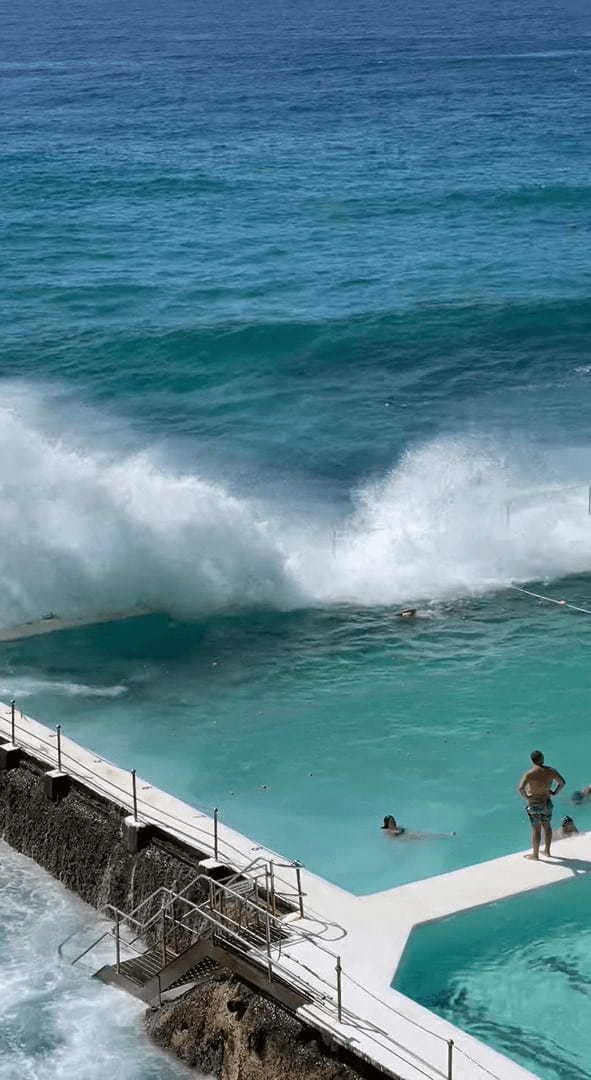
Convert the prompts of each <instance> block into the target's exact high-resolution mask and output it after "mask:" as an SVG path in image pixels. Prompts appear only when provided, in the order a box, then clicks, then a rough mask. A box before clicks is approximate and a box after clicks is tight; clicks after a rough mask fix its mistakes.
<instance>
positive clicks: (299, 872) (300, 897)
mask: <svg viewBox="0 0 591 1080" xmlns="http://www.w3.org/2000/svg"><path fill="white" fill-rule="evenodd" d="M295 872H296V880H297V883H298V900H299V904H300V918H302V919H303V918H304V894H303V892H302V869H301V866H300V864H299V863H298V862H297V863H296V864H295Z"/></svg>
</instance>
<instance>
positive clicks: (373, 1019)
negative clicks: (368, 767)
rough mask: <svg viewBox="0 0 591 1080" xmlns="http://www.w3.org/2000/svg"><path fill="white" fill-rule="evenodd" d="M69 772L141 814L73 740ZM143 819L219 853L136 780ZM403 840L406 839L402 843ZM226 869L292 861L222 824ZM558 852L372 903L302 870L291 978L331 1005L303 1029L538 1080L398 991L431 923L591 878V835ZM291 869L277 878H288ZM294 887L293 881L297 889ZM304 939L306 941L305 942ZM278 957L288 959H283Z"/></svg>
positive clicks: (2, 732) (67, 750)
mask: <svg viewBox="0 0 591 1080" xmlns="http://www.w3.org/2000/svg"><path fill="white" fill-rule="evenodd" d="M0 736H2V737H3V738H9V737H10V709H9V707H8V706H6V705H0ZM15 742H16V744H17V745H19V746H20V747H22V748H23V749H25V750H26V751H27V752H29V753H30V754H31V755H32V756H34V757H35V758H36V759H38V760H40V761H42V762H44V763H46V764H48V765H50V766H51V767H52V768H55V766H56V764H57V751H56V734H55V732H53V731H51V729H49V728H47V727H46V726H45V725H43V724H39V723H38V722H37V721H35V720H33V719H31V718H30V717H27V716H23V715H21V714H20V712H17V730H16V738H15ZM62 769H63V770H64V771H65V772H67V773H69V774H70V775H71V776H72V777H74V778H75V779H76V780H78V781H79V782H80V783H82V784H84V785H86V786H87V787H89V788H91V789H92V790H93V791H95V792H96V793H98V794H100V795H103V796H104V797H105V798H107V799H108V800H110V801H111V802H112V803H115V804H117V805H118V806H120V807H122V808H124V809H126V810H128V811H130V810H131V808H132V793H131V782H130V774H129V772H128V771H126V770H124V769H121V768H119V767H118V766H116V765H113V764H112V763H110V762H108V761H106V760H105V759H104V758H102V757H101V756H100V755H99V754H97V753H94V752H92V751H89V750H87V749H85V748H84V747H82V746H80V745H79V744H77V743H75V742H73V741H72V740H70V739H67V738H62ZM137 791H138V817H139V818H140V819H141V820H143V821H145V822H150V823H153V824H157V825H158V826H159V828H160V829H163V830H165V831H166V832H168V833H169V834H170V835H171V836H175V837H177V838H178V839H179V840H182V842H183V843H185V844H189V845H192V846H194V847H195V848H196V849H197V850H200V851H204V850H206V851H212V850H213V843H214V821H213V817H212V816H210V815H209V814H208V813H207V812H205V811H201V810H197V809H195V808H194V807H191V806H189V805H187V804H186V803H184V802H181V801H180V800H179V799H176V798H175V797H174V796H171V795H168V794H167V793H165V792H163V791H160V790H159V789H158V788H155V787H153V785H151V784H149V783H148V782H147V781H145V780H141V779H140V778H139V777H138V779H137ZM393 842H395V841H393ZM218 843H219V853H218V857H219V859H220V861H223V862H225V863H227V864H228V865H232V866H234V867H236V868H237V869H240V870H243V869H244V868H245V867H247V865H248V864H249V863H251V862H252V860H253V859H255V858H260V859H263V860H273V861H274V862H275V864H280V863H285V862H288V861H289V860H286V859H285V858H284V857H282V856H281V855H278V854H277V852H274V851H272V850H270V849H268V848H265V847H263V846H261V845H259V844H256V843H254V842H253V840H251V839H249V838H248V837H246V836H243V835H242V834H241V833H238V832H236V831H235V830H234V829H230V828H228V827H227V826H225V825H224V824H223V823H220V824H219V832H218ZM553 850H554V852H555V855H554V856H553V857H552V858H551V859H550V860H546V859H545V858H544V857H542V859H541V860H540V861H539V862H537V863H535V862H533V861H531V860H527V859H525V858H524V853H523V852H519V853H517V854H512V855H506V856H504V857H502V858H499V859H493V860H490V861H488V862H483V863H480V864H477V865H474V866H467V867H464V868H463V869H461V870H455V871H452V872H451V873H447V874H441V875H439V876H437V877H432V878H428V879H426V880H423V881H416V882H412V883H410V884H408V885H401V886H399V887H397V888H393V889H388V890H386V891H384V892H380V893H375V894H372V895H369V896H361V897H360V896H354V895H353V894H352V893H349V892H347V891H346V890H344V889H341V888H339V887H338V886H336V885H333V884H332V883H331V882H329V881H326V880H325V879H323V878H321V877H319V876H318V875H316V874H313V873H310V872H309V871H307V870H306V869H305V868H303V869H302V870H301V877H302V886H303V890H304V893H305V897H306V899H305V909H306V918H305V919H303V920H302V919H301V918H300V917H299V915H297V914H295V913H294V914H293V915H290V916H288V921H289V922H290V923H292V924H293V928H294V930H297V931H298V934H297V936H296V937H295V939H294V941H293V942H292V941H288V942H287V943H286V944H285V945H282V947H281V954H280V961H281V964H282V965H283V970H284V971H285V970H288V971H293V974H294V978H295V977H297V978H298V979H299V980H300V982H301V980H302V978H304V979H305V980H306V981H307V983H308V985H309V986H310V988H312V989H313V990H315V991H316V992H318V991H322V992H323V993H324V994H325V995H326V997H325V1002H324V1004H323V1006H320V1005H317V1004H310V1005H305V1006H303V1007H302V1008H301V1009H300V1010H299V1015H300V1016H301V1018H302V1020H305V1021H307V1022H308V1023H310V1024H312V1025H313V1026H315V1027H316V1028H319V1029H320V1030H323V1031H325V1032H326V1033H327V1034H329V1035H330V1036H331V1037H332V1038H333V1039H334V1040H335V1041H336V1042H338V1043H340V1044H342V1045H347V1046H349V1047H350V1049H351V1050H352V1051H353V1052H354V1053H356V1054H358V1055H359V1056H361V1057H362V1058H365V1059H366V1060H368V1061H370V1062H372V1063H373V1064H374V1065H376V1066H378V1067H379V1068H381V1069H382V1070H383V1071H384V1072H385V1073H387V1074H389V1075H390V1076H398V1077H400V1078H402V1080H425V1078H427V1080H447V1078H448V1042H449V1040H453V1042H454V1048H453V1080H487V1078H490V1077H491V1076H492V1077H493V1080H528V1078H529V1080H535V1074H533V1073H531V1072H528V1071H527V1070H526V1069H524V1068H522V1067H521V1066H519V1065H517V1064H516V1063H515V1062H513V1061H512V1060H510V1059H509V1058H507V1057H505V1056H503V1055H502V1054H500V1053H498V1052H496V1051H495V1050H492V1049H491V1048H490V1047H488V1046H486V1045H485V1044H484V1043H482V1042H480V1041H479V1040H478V1039H475V1038H473V1037H472V1036H470V1035H469V1034H467V1033H466V1032H464V1031H462V1030H460V1029H459V1028H457V1027H455V1026H454V1025H452V1024H450V1023H448V1022H447V1021H445V1020H443V1019H442V1018H441V1017H439V1016H437V1015H436V1014H434V1013H432V1012H430V1011H429V1010H427V1009H425V1008H423V1007H422V1006H421V1005H419V1004H417V1003H416V1002H415V1001H412V1000H411V999H410V998H407V997H405V996H404V995H402V994H400V993H399V992H398V991H396V990H394V989H392V987H391V982H392V980H393V978H394V974H395V972H396V970H397V968H398V965H399V963H400V960H401V957H402V954H403V952H404V949H405V946H406V943H407V941H408V937H409V935H410V934H411V932H412V930H413V929H414V928H415V927H416V926H418V925H420V924H422V923H425V922H430V921H433V920H435V919H441V918H445V917H446V916H449V915H453V914H456V913H457V912H460V911H465V910H467V909H469V908H473V907H478V906H481V905H484V904H489V903H492V902H495V901H499V900H504V899H507V898H508V897H511V896H516V895H518V894H520V893H523V892H527V891H529V890H531V889H538V888H542V887H546V886H548V885H553V884H557V883H559V882H561V881H566V880H568V879H570V878H572V877H573V876H579V875H583V874H586V873H588V872H589V871H590V870H591V833H580V834H579V835H577V836H575V837H571V838H568V839H565V840H560V841H557V842H556V843H555V844H554V845H553ZM287 872H288V871H283V870H278V871H277V873H278V875H279V874H285V873H287ZM292 887H293V882H292ZM302 932H303V934H302ZM337 955H338V956H339V957H340V961H341V964H342V971H343V976H342V1008H343V1013H342V1018H341V1021H340V1022H339V1020H338V1018H337V1012H336V990H335V987H336V971H335V965H336V956H337ZM278 959H279V955H278Z"/></svg>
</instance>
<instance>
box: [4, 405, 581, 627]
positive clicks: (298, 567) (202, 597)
mask: <svg viewBox="0 0 591 1080" xmlns="http://www.w3.org/2000/svg"><path fill="white" fill-rule="evenodd" d="M7 398H8V403H7ZM0 483H1V498H0V523H1V528H2V538H3V540H2V547H1V549H0V583H1V588H2V603H1V612H0V617H1V623H2V625H4V626H13V625H18V624H22V623H24V622H26V621H27V620H34V619H39V618H42V617H43V616H44V615H46V614H47V612H51V613H52V614H57V615H58V616H59V617H60V618H77V617H88V616H92V615H93V614H94V613H96V614H97V616H98V615H99V614H100V615H101V616H102V615H103V614H104V613H105V612H126V611H127V612H128V611H132V610H134V609H138V608H141V609H143V610H153V611H166V612H170V613H172V614H176V615H179V616H183V617H190V616H193V615H197V614H200V613H204V612H210V611H216V610H224V609H226V610H234V609H237V608H245V607H253V606H255V607H256V606H272V607H275V608H279V609H288V608H296V607H303V606H310V605H315V604H333V603H341V602H353V603H357V604H360V605H378V604H399V603H407V602H410V601H411V600H415V599H416V600H419V599H421V600H425V599H427V600H428V599H434V600H437V599H442V598H446V597H450V596H454V595H466V594H470V593H475V592H480V591H483V590H487V589H493V588H497V587H500V586H503V585H505V584H507V583H508V582H509V581H511V580H512V579H515V580H522V581H526V580H531V579H535V578H543V577H557V576H562V575H565V574H568V573H574V572H581V571H586V570H588V569H590V568H591V528H590V519H589V517H588V514H587V491H586V489H585V487H584V486H583V485H582V484H575V485H573V486H572V487H565V486H564V482H563V480H561V481H560V482H559V481H558V479H557V480H556V482H555V483H552V482H551V481H549V475H548V460H547V458H545V459H544V460H542V459H540V458H538V459H536V458H535V457H534V456H532V455H531V454H530V453H528V452H527V451H526V450H523V449H522V450H517V449H514V448H512V449H511V451H510V452H509V450H507V449H505V448H503V447H499V445H498V444H493V443H489V442H487V441H486V440H484V439H478V438H475V437H465V438H459V437H458V438H449V437H447V438H439V439H434V440H433V441H431V442H429V443H427V444H426V445H423V446H420V447H417V448H415V449H412V450H409V451H408V452H407V453H406V454H405V455H404V456H403V458H402V459H401V461H400V462H399V463H398V464H397V465H396V466H395V467H394V468H393V469H392V470H391V471H390V472H389V473H388V474H387V475H386V476H384V477H382V478H380V479H379V480H376V481H373V482H371V483H368V484H366V485H365V486H362V487H361V488H360V489H359V490H357V491H355V492H353V493H352V494H351V505H352V509H351V511H350V512H349V513H348V515H346V516H345V517H341V519H340V520H337V519H336V510H335V509H332V510H331V509H330V508H328V509H327V510H326V513H325V514H322V513H321V512H319V511H318V509H314V510H312V509H311V510H310V513H309V516H308V518H307V519H306V518H305V515H304V520H303V519H302V515H301V512H300V513H299V515H298V516H296V514H295V513H291V511H290V508H289V507H286V506H279V505H275V504H270V503H265V502H263V501H261V500H257V499H253V498H240V497H238V496H236V495H234V494H230V493H229V492H228V491H227V490H225V489H224V487H223V486H221V485H220V484H219V483H215V482H212V481H210V480H208V479H207V478H205V477H204V476H202V475H199V474H198V473H197V472H196V471H193V472H189V471H187V470H186V469H185V470H184V471H174V470H171V468H170V467H165V466H163V465H162V463H161V462H160V461H159V455H158V453H157V452H156V450H143V451H142V452H139V453H138V452H123V451H120V452H117V453H115V452H113V451H112V450H105V449H103V448H102V447H101V445H100V442H96V445H95V443H94V441H93V437H92V436H91V435H90V436H88V437H87V439H86V440H85V441H84V440H82V441H81V439H80V435H78V437H77V439H73V438H70V437H66V436H64V435H59V434H56V431H55V428H54V427H53V428H52V427H51V425H48V424H47V423H46V422H44V420H43V415H42V409H40V408H39V406H38V405H37V407H36V408H32V409H31V408H30V409H29V410H28V411H27V410H24V411H23V410H22V409H18V408H15V407H14V404H13V405H12V406H11V404H10V397H9V395H5V403H4V405H3V406H2V407H0ZM311 505H312V504H311Z"/></svg>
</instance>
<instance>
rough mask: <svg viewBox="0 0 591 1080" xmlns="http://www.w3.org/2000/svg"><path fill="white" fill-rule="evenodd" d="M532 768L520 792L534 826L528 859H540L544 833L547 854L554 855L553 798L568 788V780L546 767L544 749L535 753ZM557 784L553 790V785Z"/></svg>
mask: <svg viewBox="0 0 591 1080" xmlns="http://www.w3.org/2000/svg"><path fill="white" fill-rule="evenodd" d="M530 756H531V760H532V767H531V769H528V770H527V772H525V773H524V774H523V776H522V777H521V780H520V781H519V784H518V787H517V790H518V792H519V794H520V795H521V798H522V799H525V800H526V802H527V806H526V808H525V809H526V811H527V816H528V818H529V820H530V824H531V833H532V852H531V855H526V856H525V857H526V859H538V858H539V852H540V840H541V838H542V830H543V831H544V841H545V847H544V851H545V854H546V855H548V856H549V855H550V845H551V843H552V809H553V807H552V799H551V797H550V796H554V795H558V792H559V791H562V789H563V787H564V785H565V782H566V781H565V779H564V777H563V776H561V775H560V773H559V772H558V770H557V769H553V768H552V766H551V765H545V764H544V755H543V753H542V751H541V750H533V751H532V753H531V755H530ZM553 784H554V785H555V787H554V788H552V785H553Z"/></svg>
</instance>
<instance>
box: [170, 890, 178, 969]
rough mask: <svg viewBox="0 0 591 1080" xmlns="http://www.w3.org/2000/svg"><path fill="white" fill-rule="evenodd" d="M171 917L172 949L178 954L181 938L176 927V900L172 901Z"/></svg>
mask: <svg viewBox="0 0 591 1080" xmlns="http://www.w3.org/2000/svg"><path fill="white" fill-rule="evenodd" d="M175 887H176V882H175ZM170 917H171V919H172V947H173V949H174V951H175V953H178V951H179V936H178V932H177V925H176V904H175V902H174V900H173V901H172V904H171V905H170Z"/></svg>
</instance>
